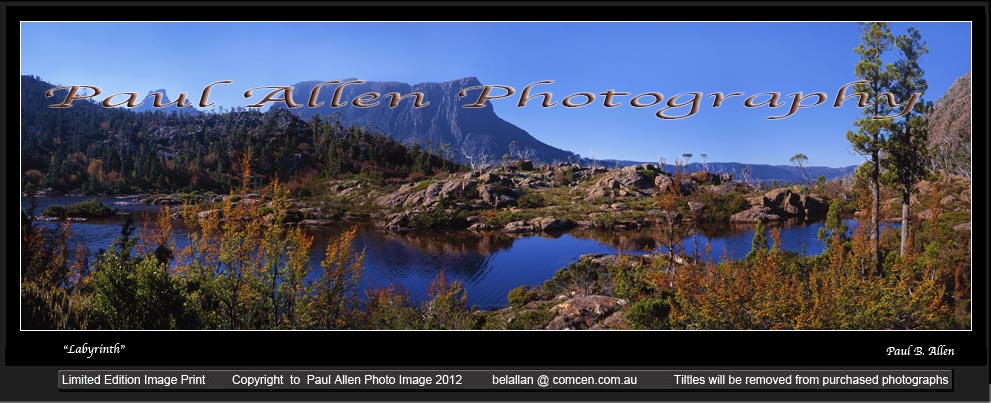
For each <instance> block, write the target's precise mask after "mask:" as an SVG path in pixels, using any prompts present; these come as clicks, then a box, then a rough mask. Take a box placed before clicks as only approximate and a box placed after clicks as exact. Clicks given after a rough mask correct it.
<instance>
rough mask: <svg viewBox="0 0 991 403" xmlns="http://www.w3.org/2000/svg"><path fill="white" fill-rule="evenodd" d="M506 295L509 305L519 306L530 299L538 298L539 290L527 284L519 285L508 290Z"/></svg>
mask: <svg viewBox="0 0 991 403" xmlns="http://www.w3.org/2000/svg"><path fill="white" fill-rule="evenodd" d="M506 297H507V298H508V299H509V304H510V305H512V306H514V307H521V306H523V305H526V304H527V303H529V302H530V301H536V300H538V299H540V291H538V290H537V289H536V288H533V287H530V286H528V285H521V286H519V287H516V288H514V289H512V290H509V294H508V295H507V296H506Z"/></svg>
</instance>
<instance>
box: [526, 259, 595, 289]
mask: <svg viewBox="0 0 991 403" xmlns="http://www.w3.org/2000/svg"><path fill="white" fill-rule="evenodd" d="M603 277H604V276H603ZM599 280H600V276H599V271H598V270H597V267H596V266H595V265H594V264H592V262H590V261H588V260H580V261H578V262H575V263H571V264H569V265H568V267H565V268H563V269H561V270H558V271H557V272H556V273H554V277H551V279H550V280H547V281H545V282H544V284H542V285H541V286H540V292H541V293H542V294H543V295H544V296H545V297H548V298H552V297H554V296H556V295H558V294H561V293H565V292H571V291H578V292H579V293H582V294H585V295H593V294H596V293H598V292H599V291H601V290H602V289H603V287H602V285H601V284H600V283H599ZM602 280H605V279H602Z"/></svg>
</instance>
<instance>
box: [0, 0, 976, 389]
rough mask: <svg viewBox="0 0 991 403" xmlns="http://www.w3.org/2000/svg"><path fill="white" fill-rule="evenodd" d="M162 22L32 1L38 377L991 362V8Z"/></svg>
mask: <svg viewBox="0 0 991 403" xmlns="http://www.w3.org/2000/svg"><path fill="white" fill-rule="evenodd" d="M156 7H157V8H156ZM156 7H149V8H142V7H136V6H135V7H132V8H124V9H122V10H131V11H134V12H139V10H140V13H139V14H134V13H132V14H128V13H126V12H125V11H111V10H107V9H105V8H86V7H81V8H78V9H74V8H71V7H67V8H56V9H53V11H51V14H50V15H45V14H44V13H42V14H39V13H38V12H39V10H40V9H37V8H30V7H24V8H19V9H16V10H21V11H17V12H15V13H13V14H9V15H8V17H9V18H8V22H11V24H8V26H7V31H8V33H10V34H13V35H14V36H9V35H8V38H9V40H8V48H7V49H8V53H7V54H8V55H10V56H13V55H14V54H17V55H19V58H18V59H17V60H18V62H17V63H15V64H14V65H13V68H10V67H9V66H8V77H13V78H11V79H9V80H7V83H8V85H7V87H6V98H5V99H8V100H12V99H17V100H18V102H17V103H12V104H11V105H9V107H8V112H7V115H6V116H7V118H6V120H7V122H8V127H10V128H11V129H10V130H8V134H9V135H10V138H11V139H12V140H11V142H13V141H14V140H13V139H16V140H17V142H18V144H16V146H17V147H18V150H19V158H12V159H11V161H16V165H14V168H13V169H12V170H11V171H10V172H8V177H11V176H12V175H14V174H15V173H16V175H17V178H16V180H17V183H18V184H19V187H18V188H17V190H16V195H17V202H18V204H19V210H18V217H17V220H15V221H12V224H11V226H10V228H15V227H16V228H17V230H16V231H17V238H18V243H17V245H16V248H15V247H14V244H13V242H14V240H13V239H10V240H9V242H7V245H8V248H11V250H12V251H11V252H10V254H11V255H12V256H13V253H14V252H13V250H14V249H16V250H17V251H18V252H19V255H18V256H19V267H18V268H17V270H14V268H13V267H8V271H7V272H8V276H7V277H6V286H5V288H4V289H5V290H6V292H7V294H6V295H7V298H5V303H6V304H7V306H6V307H7V309H6V310H5V312H6V315H7V316H6V321H5V323H6V336H7V339H6V342H7V350H6V351H7V353H6V361H5V362H7V363H9V364H12V365H54V366H64V365H70V364H71V365H80V364H82V365H96V366H98V367H100V368H110V367H112V366H115V365H123V366H132V367H133V366H137V367H142V368H143V367H148V368H149V369H155V368H152V367H156V368H157V367H158V366H165V367H169V369H176V368H185V367H190V368H191V367H196V368H201V369H203V370H204V371H205V370H207V368H209V367H213V366H220V367H225V368H227V367H230V366H249V367H257V366H268V367H267V368H273V369H275V368H280V369H285V370H289V368H290V367H293V368H295V367H299V366H304V367H308V366H312V367H314V368H315V367H322V366H326V365H328V363H332V365H333V366H355V365H358V366H369V365H371V366H383V367H382V368H385V367H390V366H397V365H398V366H401V367H417V366H432V367H438V368H439V367H449V366H452V367H457V368H489V367H492V366H494V367H493V368H502V369H506V368H508V367H516V366H523V367H534V366H548V367H554V368H557V369H566V368H570V367H572V366H576V365H579V366H580V365H587V366H590V367H595V368H607V367H622V368H624V369H631V368H651V367H652V366H656V365H659V364H661V363H662V362H663V363H664V364H665V365H685V366H703V367H705V368H702V367H699V368H697V369H700V370H715V369H718V368H721V367H720V366H729V367H733V366H736V367H739V366H748V365H749V366H753V365H781V366H782V367H781V368H791V367H796V366H798V367H801V366H810V367H809V368H808V369H823V370H827V369H828V370H832V368H834V367H835V366H837V365H846V366H847V367H848V368H850V369H856V368H859V367H860V366H863V367H870V368H881V369H886V368H888V367H891V369H895V367H898V368H901V367H899V366H905V365H908V366H913V365H915V366H921V367H922V368H920V370H932V371H937V372H938V371H942V370H949V367H948V366H951V365H969V366H977V367H980V366H981V365H983V371H984V372H983V373H984V374H985V376H986V374H987V357H986V353H987V350H986V348H984V349H983V350H982V349H981V345H982V344H981V342H982V341H983V343H984V344H983V345H984V346H985V347H986V340H987V339H986V320H985V319H986V296H985V293H986V287H985V286H986V272H985V271H984V270H983V269H985V268H986V267H987V265H986V260H984V254H983V252H986V250H985V249H986V248H984V246H985V245H984V244H978V245H977V247H976V248H975V244H974V239H975V238H977V237H976V236H975V233H977V234H980V233H984V232H986V226H982V225H980V224H981V223H982V222H985V221H980V220H979V219H978V218H975V216H974V213H975V212H978V211H986V209H985V207H986V206H984V205H982V204H980V203H981V202H982V199H981V195H982V194H983V185H984V184H986V182H985V181H986V178H984V179H981V178H982V175H983V173H984V172H985V171H986V161H985V160H984V159H982V158H978V159H977V160H976V166H975V159H974V148H973V139H974V134H975V129H976V130H977V134H980V133H982V132H984V133H986V126H985V125H984V124H985V123H984V122H983V121H982V122H978V123H975V122H977V120H975V119H974V117H975V116H984V115H983V113H984V112H983V111H986V107H987V106H986V103H984V102H982V101H986V93H984V94H981V93H980V92H979V91H981V89H983V88H986V84H987V82H986V81H985V80H986V77H987V72H986V66H985V65H983V63H984V61H985V60H986V54H985V53H983V51H984V50H986V37H982V38H980V39H976V38H978V37H981V36H982V33H986V29H987V27H986V25H985V24H986V15H984V16H983V20H978V21H975V20H973V19H972V18H971V17H972V15H971V14H967V13H969V12H972V11H974V10H975V9H972V8H967V7H958V8H955V9H953V8H940V9H937V8H926V9H925V10H926V11H925V12H923V13H916V14H910V13H909V11H907V9H902V8H895V7H892V8H884V7H863V8H861V11H863V15H860V14H847V13H844V12H842V8H835V7H820V8H815V9H814V10H819V11H822V12H823V14H821V15H819V14H816V16H815V17H810V18H811V19H809V20H802V19H804V18H805V17H802V18H799V19H800V21H778V20H767V18H769V17H766V16H764V17H757V16H755V17H757V18H752V19H751V20H749V21H748V20H746V19H745V18H743V17H741V16H740V14H736V12H737V11H740V10H742V9H734V8H731V7H726V8H721V9H720V10H721V11H716V12H715V14H712V15H711V16H709V15H707V14H705V15H704V14H701V12H700V10H701V9H698V8H689V7H675V6H672V7H663V6H662V7H659V8H651V7H646V8H638V7H630V8H625V7H615V8H596V10H599V11H601V12H602V14H598V11H596V12H590V11H591V10H592V9H588V8H586V9H580V8H576V9H573V10H575V11H578V10H581V11H580V12H581V13H585V15H586V16H585V18H576V19H574V20H572V21H567V20H565V21H547V20H541V19H537V18H523V17H521V16H523V15H529V12H530V11H532V10H536V9H534V8H527V7H520V8H508V7H498V6H489V7H482V8H473V7H464V8H462V9H460V10H462V11H464V12H465V14H464V18H463V20H460V21H459V20H445V19H443V18H440V17H437V15H435V14H431V13H430V10H431V8H429V7H413V8H404V7H399V6H383V8H382V13H384V14H382V16H379V17H375V16H372V15H370V14H369V12H370V11H371V10H372V9H373V8H372V7H357V8H354V7H349V6H342V5H329V6H328V5H324V6H316V5H309V6H298V7H297V6H287V7H257V8H251V7H230V8H226V7H222V6H204V7H195V6H191V7H189V8H188V9H187V10H188V12H189V13H188V14H184V13H181V14H182V15H179V16H173V17H165V16H164V15H163V16H162V17H159V16H158V15H156V14H155V13H150V14H149V13H147V12H144V11H145V10H147V11H152V10H164V11H171V12H175V11H179V10H180V9H177V8H175V7H170V6H162V5H159V6H156ZM639 7H643V6H639ZM793 8H794V9H795V10H803V8H802V7H798V6H794V7H793ZM11 10H15V9H11ZM73 10H85V11H86V15H90V14H95V15H93V16H92V18H89V19H83V18H80V17H75V16H72V15H70V14H69V13H71V12H73ZM224 10H230V11H234V10H236V11H238V12H243V13H245V14H244V15H243V16H237V17H234V16H231V15H228V14H224V15H228V16H229V17H230V18H226V17H225V19H226V20H218V19H217V17H215V15H217V14H213V13H211V12H213V11H224ZM262 10H264V11H263V12H260V11H262ZM754 10H755V8H750V9H749V11H751V12H753V11H754ZM805 10H813V8H808V9H805ZM478 11H485V13H481V14H479V13H477V12H478ZM641 11H643V13H641ZM930 12H931V13H930ZM407 13H408V14H407ZM73 15H74V14H73ZM211 15H214V16H211ZM445 15H451V14H445ZM803 15H807V14H805V13H803ZM11 18H13V19H15V20H14V21H11V20H10V19H11ZM978 41H979V42H980V43H978ZM11 49H13V50H11ZM975 51H976V52H975ZM14 52H18V53H14ZM15 71H16V72H17V73H15ZM15 74H16V76H15ZM974 91H978V92H977V93H975V92H974ZM977 95H983V97H981V96H977ZM975 101H976V102H975ZM14 105H17V107H16V108H15V107H14ZM975 105H976V107H975ZM979 119H980V118H979ZM982 130H983V131H982ZM15 133H16V134H17V135H16V136H15ZM978 156H980V153H979V152H978ZM11 164H14V162H11ZM982 164H983V165H984V166H982ZM975 168H977V169H975ZM8 169H10V168H8ZM975 179H976V181H975ZM975 183H976V184H977V185H978V186H976V187H975ZM975 191H977V193H975ZM11 193H12V194H13V193H15V191H13V189H12V191H11ZM983 202H984V203H986V200H983ZM982 206H984V207H982ZM975 220H978V221H975ZM985 223H986V222H985ZM9 232H13V231H9ZM975 250H976V251H978V254H975V253H974V252H975ZM978 255H980V256H978ZM978 259H979V260H978ZM975 263H978V264H977V265H976V269H977V270H975ZM982 308H985V309H983V310H982ZM566 330H572V331H577V332H565V331H566ZM555 343H561V344H560V346H581V345H586V346H589V347H588V348H589V349H595V350H600V351H597V352H593V351H591V350H589V351H572V352H571V353H568V354H565V355H566V356H565V357H559V356H557V353H552V351H558V350H560V349H561V348H566V349H571V348H574V347H553V346H554V345H555ZM593 343H594V345H595V347H592V345H593ZM736 343H741V344H740V345H736ZM14 345H23V346H28V345H33V346H38V347H36V348H23V349H22V348H13V347H12V346H14ZM41 346H44V347H41ZM52 346H55V347H62V348H55V349H53V348H52ZM459 346H460V347H459ZM466 346H472V347H470V348H471V350H472V351H471V352H470V354H469V353H467V352H466V351H465V350H464V349H465V348H468V347H466ZM679 346H680V347H679ZM785 346H788V347H785ZM797 346H804V347H801V348H800V349H797V348H798V347H797ZM656 348H662V349H663V351H653V350H654V349H656ZM648 350H650V351H653V352H648ZM981 351H983V355H984V356H983V357H981V356H979V355H980V354H977V353H980V352H981ZM975 354H977V355H975ZM552 356H553V357H552ZM800 356H801V357H804V358H802V359H798V358H796V357H800ZM328 360H330V361H328ZM982 362H983V364H981V363H982ZM812 367H816V368H812ZM820 367H821V368H820ZM59 368H60V369H61V367H59ZM390 368H391V367H390ZM734 368H735V367H734ZM751 369H753V368H751ZM977 371H978V372H956V373H955V374H956V376H957V377H958V378H957V379H958V380H960V379H964V378H966V377H968V376H971V375H961V374H972V375H973V374H976V375H978V377H979V374H980V372H979V371H980V370H977ZM46 376H47V375H46ZM73 376H75V377H76V378H72V377H62V378H60V389H66V388H71V385H75V384H77V383H78V382H82V383H87V382H89V381H87V378H86V375H85V374H74V375H73ZM146 376H147V375H146ZM190 376H192V375H190ZM451 376H453V375H451ZM458 376H460V375H458ZM507 376H508V377H507V378H499V379H502V381H505V382H502V381H500V382H497V381H496V379H497V378H496V375H493V378H492V379H493V381H492V382H493V385H495V384H499V385H504V384H506V383H507V382H508V383H509V384H514V383H523V384H525V383H526V382H525V380H524V381H521V380H520V379H522V378H518V377H514V376H510V375H507ZM675 376H676V377H677V376H680V375H675ZM686 376H687V375H686ZM789 376H792V375H789ZM939 376H943V375H942V373H941V375H939ZM962 377H963V378H962ZM318 378H319V377H315V378H314V379H318ZM951 378H952V377H948V378H947V379H951ZM46 379H47V378H46ZM145 379H146V382H147V379H148V378H145ZM190 379H192V378H190ZM237 379H238V378H237V375H235V377H234V383H235V384H238V381H237ZM245 379H247V378H245ZM252 379H253V378H252ZM328 379H332V378H328ZM344 379H345V380H347V378H346V377H345V378H344ZM356 379H360V378H356ZM372 379H373V380H374V379H375V378H374V376H373V377H372ZM383 379H385V378H383ZM410 379H414V378H410ZM425 379H426V378H425ZM438 379H447V378H438ZM450 379H454V378H450ZM459 379H460V378H459ZM556 379H558V378H552V380H553V382H557V381H556ZM617 379H621V378H617ZM672 379H675V381H676V382H677V383H676V384H678V385H681V384H682V383H681V382H682V381H683V379H682V378H672ZM684 379H687V380H691V379H693V378H692V377H690V376H688V377H687V378H684ZM716 379H718V378H713V380H712V381H711V382H717V380H716ZM730 379H732V374H730ZM790 379H794V378H790ZM823 379H825V378H823ZM932 379H936V378H932ZM940 379H942V378H940ZM66 382H69V384H66ZM252 382H254V381H252ZM328 382H330V383H333V381H328ZM438 382H440V381H438ZM531 382H532V380H531ZM553 382H552V383H551V385H554V383H553ZM617 382H619V381H617ZM626 382H629V380H627V381H626ZM789 382H790V381H789ZM941 382H944V383H942V384H940V383H938V382H937V383H936V384H932V385H928V386H926V385H927V384H923V386H924V387H930V388H936V389H939V388H940V385H943V386H945V387H946V388H948V389H949V390H950V392H947V393H951V392H952V391H953V388H954V386H953V385H954V384H955V383H954V382H953V381H949V380H942V381H941ZM179 383H180V384H181V382H179ZM262 383H264V382H262ZM345 383H347V382H345ZM359 383H360V382H359ZM634 383H635V382H634ZM868 384H869V383H868ZM569 385H571V384H569ZM956 385H957V387H960V386H959V385H960V384H959V382H957V383H956ZM192 386H194V385H193V384H191V385H190V387H192ZM253 386H256V385H254V384H253ZM269 386H272V385H269ZM419 386H421V387H423V386H426V384H423V383H420V384H419ZM543 386H546V385H543ZM819 386H820V387H824V385H819ZM889 386H890V385H889ZM902 386H904V385H902ZM108 387H109V386H108ZM890 387H894V386H890ZM905 387H906V388H909V387H908V386H905ZM912 387H915V388H919V387H920V386H919V384H915V385H912ZM564 389H567V388H564ZM784 389H789V390H793V389H801V388H798V387H797V386H796V387H795V388H784ZM958 390H959V389H958ZM984 392H985V396H986V392H987V391H986V390H984ZM902 393H904V394H902V395H893V396H900V397H905V396H907V393H908V392H902ZM368 396H379V397H381V395H368ZM560 396H562V397H561V398H566V397H567V396H575V395H560ZM699 396H700V397H701V396H702V395H699ZM706 396H708V398H711V397H712V396H713V395H706ZM777 396H778V397H777V398H787V397H791V398H797V399H803V398H806V397H799V395H797V394H796V395H777ZM953 396H958V397H959V396H962V395H953ZM968 396H970V395H968ZM57 397H58V398H66V397H71V396H66V395H64V394H60V395H58V396H57ZM138 398H139V399H140V395H138ZM393 398H394V397H393ZM465 398H469V397H465ZM631 398H635V397H634V396H632V395H631ZM722 398H727V397H726V396H725V395H724V396H723V397H722ZM470 399H475V398H470Z"/></svg>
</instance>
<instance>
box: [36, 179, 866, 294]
mask: <svg viewBox="0 0 991 403" xmlns="http://www.w3.org/2000/svg"><path fill="white" fill-rule="evenodd" d="M85 199H86V197H81V196H78V197H41V198H38V209H37V211H36V214H40V212H41V211H42V210H44V208H45V207H47V206H49V205H52V204H63V205H64V204H70V203H75V202H79V201H82V200H85ZM101 200H102V201H103V202H104V203H107V204H108V205H110V206H111V207H114V208H118V209H120V210H121V211H122V212H130V213H134V214H132V216H133V217H134V219H135V224H136V225H137V226H138V227H139V228H140V223H141V214H138V213H140V212H143V211H147V212H154V211H156V210H157V209H158V207H157V206H149V205H143V204H139V205H121V204H116V203H119V202H131V201H132V200H130V199H119V198H115V197H102V198H101ZM22 203H23V204H24V206H25V208H26V207H27V199H26V198H22ZM123 222H124V217H123V216H116V217H112V218H106V219H88V220H86V221H73V222H72V225H71V228H72V231H73V235H72V238H71V241H70V242H71V243H70V250H72V249H74V248H75V245H76V244H77V243H79V242H82V243H85V244H86V246H87V247H88V248H89V250H90V251H91V252H92V253H93V254H95V253H96V251H98V250H99V249H101V248H107V247H108V246H109V245H110V244H111V243H112V242H113V240H114V239H116V238H117V237H118V236H119V235H120V228H121V224H122V223H123ZM40 223H41V224H42V225H46V226H49V227H51V226H55V225H57V223H56V222H51V221H46V222H40ZM847 225H848V226H850V227H851V228H853V227H855V226H856V221H854V220H848V221H847ZM820 227H822V223H821V222H812V223H792V224H784V225H782V226H781V241H782V249H785V250H788V251H792V252H796V253H802V252H803V251H804V253H806V254H807V255H817V254H819V253H822V251H823V250H824V249H825V246H824V245H823V243H822V242H820V241H819V240H818V239H817V238H816V235H817V234H818V232H819V228H820ZM343 228H344V227H343V226H342V227H307V229H306V230H307V232H308V233H310V234H311V235H313V236H314V242H313V250H312V252H311V254H310V261H311V264H312V267H314V268H315V269H316V270H314V272H312V273H311V275H310V279H312V280H316V279H318V278H319V275H320V273H319V269H320V262H321V261H322V260H323V257H324V250H325V249H326V246H327V242H328V240H329V239H331V238H332V237H333V236H335V235H336V234H337V233H339V232H340V231H341V230H342V229H343ZM174 229H175V235H176V242H177V244H178V246H179V247H180V248H181V247H183V246H184V245H185V244H186V242H185V237H186V234H187V232H186V230H185V228H184V227H183V226H182V223H181V221H180V220H176V221H175V224H174ZM135 234H137V232H136V233H135ZM656 235H657V233H656V231H655V230H627V231H589V230H572V231H569V232H567V233H560V234H539V235H524V236H512V235H506V234H502V233H498V232H489V233H481V234H478V233H472V232H468V231H463V232H460V231H459V232H419V231H410V232H404V233H392V232H387V231H381V230H378V229H375V228H374V227H372V226H370V225H361V226H359V231H358V234H357V236H356V240H355V242H356V244H357V246H358V248H359V249H360V248H365V249H366V256H365V266H364V274H363V277H362V284H363V285H364V286H365V287H369V286H375V287H385V286H389V285H393V284H397V285H401V286H402V287H403V288H405V289H406V290H408V291H409V292H410V295H411V296H412V297H413V298H414V299H416V300H420V299H422V298H425V297H426V290H427V286H428V284H429V283H430V281H431V280H433V278H434V277H435V276H436V275H437V273H438V272H439V271H441V270H444V271H445V272H446V274H447V277H448V279H456V280H459V281H461V282H462V283H463V284H464V286H465V289H466V291H467V292H468V300H469V303H470V304H472V305H477V306H478V307H479V308H481V309H492V308H498V307H502V306H505V305H507V304H508V301H507V299H506V293H507V292H508V291H509V290H511V289H513V288H515V287H518V286H520V285H523V284H529V285H539V284H540V283H542V282H543V281H544V280H547V279H549V278H550V277H551V276H553V275H554V272H556V271H557V270H558V269H561V268H563V267H565V266H567V265H568V263H570V262H574V261H577V260H578V257H579V256H581V255H584V254H588V253H617V252H623V253H627V254H642V253H645V252H644V251H645V250H659V248H660V247H659V245H657V244H656V242H655V240H654V237H656ZM753 235H754V226H753V225H725V224H724V225H716V226H708V227H707V228H705V231H704V233H696V234H693V235H692V236H689V237H688V238H686V239H685V240H684V241H683V242H682V248H683V250H684V253H685V254H688V255H692V254H694V253H696V252H695V251H696V245H697V247H698V249H697V250H698V252H697V253H698V254H699V255H703V254H704V251H705V245H706V242H710V243H711V251H712V256H711V257H712V258H713V259H714V260H717V261H718V260H720V259H721V256H727V257H728V258H730V259H740V258H743V257H744V256H746V254H747V252H749V251H750V247H751V240H752V239H753Z"/></svg>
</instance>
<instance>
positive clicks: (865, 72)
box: [846, 22, 894, 274]
mask: <svg viewBox="0 0 991 403" xmlns="http://www.w3.org/2000/svg"><path fill="white" fill-rule="evenodd" d="M860 29H861V36H860V40H861V43H860V45H858V46H857V48H855V49H854V52H856V53H857V54H858V55H860V61H859V62H858V63H857V66H856V68H855V70H854V71H855V73H856V76H857V77H858V78H859V79H860V80H862V81H865V82H863V83H860V84H857V86H856V90H857V92H859V93H864V94H867V102H864V100H861V105H862V106H863V113H864V117H862V118H860V119H858V120H857V121H856V122H854V124H855V125H856V126H857V130H856V131H852V130H851V131H847V133H846V137H847V139H848V140H850V143H851V144H853V149H854V151H856V152H857V153H858V154H861V155H864V156H867V157H868V161H867V162H868V164H869V165H870V173H869V176H870V186H871V217H870V220H871V221H870V224H869V227H868V233H869V234H870V235H869V237H870V246H871V255H872V256H873V264H874V269H875V271H876V272H877V273H879V274H880V273H881V271H882V268H881V264H882V261H883V260H882V259H881V249H880V247H879V246H878V239H879V238H880V235H881V226H880V210H881V201H880V196H881V184H880V176H881V151H882V150H883V149H884V143H885V139H886V137H887V135H888V131H889V128H890V126H891V121H890V120H885V119H876V117H878V116H887V115H888V113H887V112H888V110H890V107H888V106H887V105H886V104H885V103H884V102H883V101H880V100H879V99H878V95H880V94H882V93H885V92H888V89H889V88H890V87H891V81H892V80H891V71H890V69H889V68H888V67H887V66H885V64H884V62H883V60H882V59H881V56H882V55H883V54H884V52H886V51H888V50H891V46H892V42H893V41H894V37H893V36H892V34H891V28H890V27H889V26H888V24H887V23H885V22H869V23H861V24H860ZM879 101H880V102H879Z"/></svg>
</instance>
